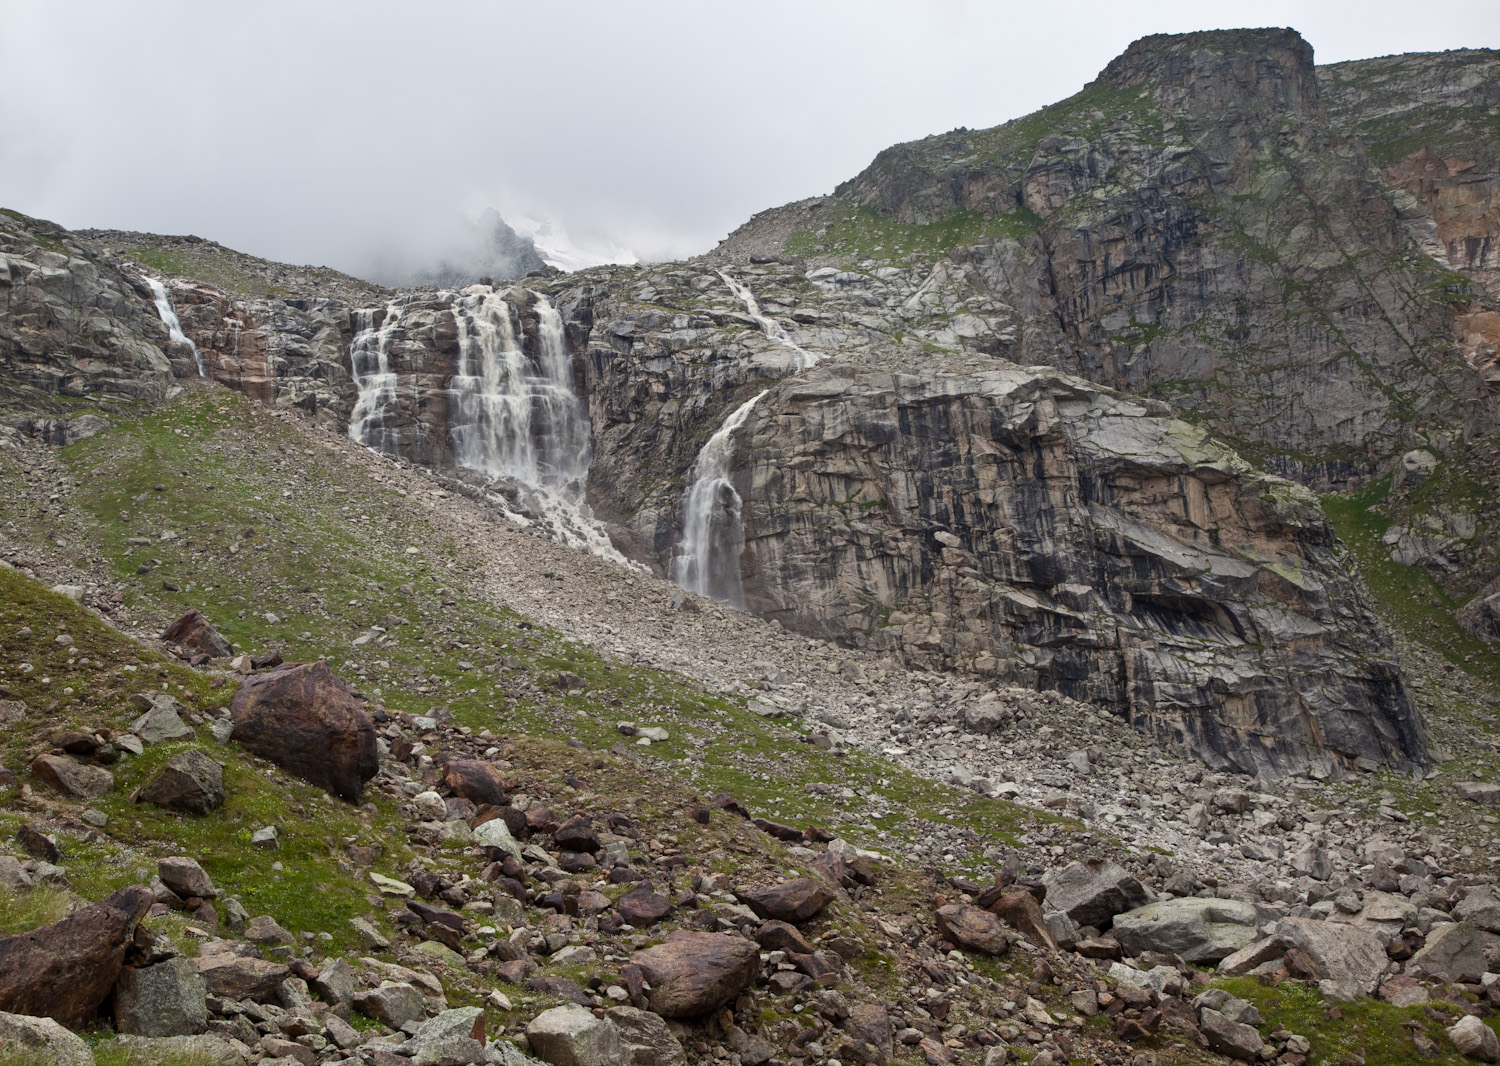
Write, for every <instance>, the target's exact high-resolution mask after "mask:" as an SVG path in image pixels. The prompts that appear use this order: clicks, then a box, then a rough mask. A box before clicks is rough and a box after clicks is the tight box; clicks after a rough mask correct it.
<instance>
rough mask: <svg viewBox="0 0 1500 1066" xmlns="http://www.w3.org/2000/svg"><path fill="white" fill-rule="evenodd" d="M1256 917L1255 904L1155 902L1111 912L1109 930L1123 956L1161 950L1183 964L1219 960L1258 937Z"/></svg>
mask: <svg viewBox="0 0 1500 1066" xmlns="http://www.w3.org/2000/svg"><path fill="white" fill-rule="evenodd" d="M1256 921H1257V917H1256V911H1255V908H1254V907H1253V906H1251V905H1250V904H1248V903H1241V902H1240V901H1238V900H1230V899H1194V898H1183V899H1171V900H1160V901H1158V902H1156V903H1149V904H1147V905H1146V906H1144V907H1140V908H1137V909H1136V910H1132V911H1126V912H1125V913H1123V914H1117V915H1115V918H1114V934H1115V939H1116V940H1118V941H1119V942H1120V947H1121V949H1122V950H1123V951H1124V952H1125V954H1127V955H1139V954H1141V953H1142V952H1143V951H1161V952H1166V953H1168V954H1171V955H1177V956H1179V957H1181V958H1182V960H1183V961H1184V962H1192V963H1203V962H1218V961H1219V960H1220V959H1222V958H1224V957H1225V956H1227V955H1232V954H1234V953H1235V952H1236V951H1240V950H1241V949H1243V948H1246V947H1248V946H1249V945H1250V944H1252V943H1253V942H1254V941H1255V940H1257V939H1258V937H1257V936H1256V928H1255V927H1256Z"/></svg>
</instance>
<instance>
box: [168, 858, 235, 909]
mask: <svg viewBox="0 0 1500 1066" xmlns="http://www.w3.org/2000/svg"><path fill="white" fill-rule="evenodd" d="M156 876H157V877H160V878H161V883H162V884H164V885H166V886H167V887H168V888H170V889H171V890H172V891H173V892H174V893H176V894H177V895H178V896H180V897H181V898H183V899H191V898H192V897H193V896H197V897H198V898H200V899H213V898H215V897H216V896H218V894H219V891H218V889H216V888H214V883H213V882H212V881H211V880H209V877H208V874H207V872H205V871H204V869H203V867H201V866H199V865H198V862H197V860H196V859H190V858H188V857H187V856H186V855H172V856H169V857H167V858H165V859H160V860H158V861H157V863H156Z"/></svg>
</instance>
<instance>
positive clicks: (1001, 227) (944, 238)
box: [786, 206, 1042, 263]
mask: <svg viewBox="0 0 1500 1066" xmlns="http://www.w3.org/2000/svg"><path fill="white" fill-rule="evenodd" d="M1041 225H1042V220H1041V218H1039V217H1038V216H1037V215H1036V214H1035V213H1033V212H1032V211H1030V210H1028V209H1027V208H1024V207H1018V208H1016V210H1014V211H1012V212H1010V213H1009V214H1003V215H984V214H980V213H979V212H978V211H969V210H959V211H956V212H954V213H953V214H952V215H950V216H949V217H948V218H945V219H943V220H941V221H939V222H928V223H926V224H923V225H912V224H909V223H905V222H900V221H898V220H896V219H894V218H888V217H887V216H885V215H881V214H879V213H877V212H876V211H875V210H874V209H872V208H869V207H863V206H861V207H858V208H853V209H850V210H849V211H848V212H847V213H846V214H845V215H844V216H843V217H842V218H839V219H837V220H835V221H833V222H830V223H829V224H828V227H827V230H826V231H825V233H824V235H823V236H822V237H819V236H818V235H817V234H816V233H814V232H812V231H811V230H802V231H799V232H797V233H794V234H792V235H791V236H790V237H788V238H787V242H786V250H787V252H788V253H790V254H792V255H805V256H813V255H834V256H838V257H841V258H843V259H845V260H847V261H849V262H851V263H853V262H863V261H865V260H871V259H873V260H875V261H877V262H896V261H898V260H904V259H907V258H909V257H911V256H917V257H922V258H929V259H931V258H937V257H939V256H942V255H946V254H947V253H949V252H951V251H953V249H955V248H960V247H963V246H965V245H970V244H980V243H982V242H985V241H989V240H995V239H999V238H1007V237H1008V238H1015V239H1020V238H1022V237H1026V236H1028V235H1030V234H1034V233H1036V232H1037V231H1038V230H1040V229H1041Z"/></svg>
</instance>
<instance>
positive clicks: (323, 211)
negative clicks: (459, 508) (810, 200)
mask: <svg viewBox="0 0 1500 1066" xmlns="http://www.w3.org/2000/svg"><path fill="white" fill-rule="evenodd" d="M1424 10H1425V11H1426V13H1423V12H1424ZM1243 25H1290V26H1294V27H1296V28H1297V29H1299V30H1300V31H1301V32H1302V34H1303V36H1305V37H1306V38H1307V39H1308V40H1309V41H1310V42H1311V43H1312V44H1313V46H1314V48H1315V49H1316V51H1317V57H1318V61H1319V62H1332V61H1337V60H1343V59H1359V58H1366V57H1369V56H1376V55H1387V54H1390V53H1394V52H1408V51H1429V50H1437V49H1444V48H1471V47H1491V48H1493V47H1497V46H1500V3H1497V2H1496V0H1450V2H1447V3H1444V4H1442V5H1441V6H1440V7H1434V8H1431V9H1414V8H1413V7H1412V5H1411V4H1410V3H1407V2H1402V3H1394V2H1390V0H1357V2H1353V0H1351V2H1342V0H1328V2H1323V3H1286V2H1277V0H1256V2H1221V3H1213V2H1210V0H1171V2H1163V3H1120V2H1118V0H1110V2H1095V0H1083V2H1080V0H1073V2H1070V3H1057V2H1028V3H1009V2H1007V3H979V2H964V0H922V2H906V0H848V2H845V0H816V2H812V0H809V2H803V3H790V2H781V0H753V2H749V3H745V2H739V3H731V2H724V0H691V2H682V3H675V2H647V0H612V2H567V0H548V2H532V3H525V4H522V3H507V2H503V0H490V2H487V3H441V2H438V0H415V2H414V0H405V2H402V3H385V2H380V0H358V2H354V0H340V2H333V0H328V2H322V3H318V2H312V0H301V2H298V3H277V2H271V0H254V2H249V0H246V2H229V0H220V2H208V0H187V2H181V3H173V2H151V0H132V2H130V3H128V4H126V3H118V2H109V3H102V2H100V3H90V2H70V3H62V2H51V0H0V27H3V29H0V71H3V72H4V90H3V92H0V206H5V207H11V208H15V209H19V210H21V211H25V212H26V213H28V214H32V215H37V216H41V217H44V218H50V219H52V220H54V221H56V222H60V223H62V224H64V225H66V226H70V227H86V226H98V227H107V228H119V229H140V230H149V231H154V232H160V233H196V234H198V235H200V236H204V237H211V238H213V239H215V240H218V241H220V242H222V243H224V244H227V245H230V246H232V247H235V248H239V249H241V250H243V251H248V252H253V253H255V254H257V255H263V256H267V257H269V258H274V259H281V260H288V261H291V262H297V263H304V262H306V263H327V264H330V265H333V266H336V267H340V268H342V269H345V270H350V271H353V272H356V273H359V272H362V271H368V270H369V269H371V264H372V263H374V262H376V261H378V260H379V259H381V258H382V257H385V258H387V259H389V258H390V257H391V256H404V257H417V258H420V257H422V256H424V255H429V254H431V253H432V252H434V251H436V249H437V246H438V245H440V244H442V243H443V242H444V241H445V240H446V239H447V235H448V234H450V233H451V232H452V227H453V224H454V222H455V220H458V219H460V218H464V217H467V218H469V219H473V218H475V217H477V216H478V214H479V212H480V210H481V209H482V208H483V207H485V206H486V205H494V206H495V207H497V208H499V209H500V210H501V211H502V212H504V213H505V214H506V215H507V216H518V215H526V216H529V217H531V218H535V219H543V218H548V219H551V220H553V221H554V223H556V224H558V225H561V226H564V227H566V229H567V230H568V231H569V232H570V233H571V235H572V237H573V239H574V241H575V242H576V243H578V244H581V245H584V246H586V247H595V248H600V249H604V248H608V247H620V248H628V249H631V250H633V251H635V252H636V253H638V254H639V255H641V256H642V257H643V258H653V259H655V258H668V257H676V256H683V255H689V254H693V253H696V252H701V251H705V250H707V249H708V248H710V247H712V246H713V244H714V243H715V242H716V241H718V240H719V239H721V238H722V237H723V236H724V235H725V234H726V233H728V232H729V231H730V230H731V229H733V228H734V227H735V226H737V225H739V224H740V223H741V222H743V221H744V220H745V219H746V218H748V217H749V216H750V215H751V214H753V213H754V212H756V211H759V210H761V209H763V208H766V207H771V206H775V205H777V204H781V203H785V202H787V201H789V200H795V199H800V198H802V197H806V196H812V195H817V194H820V193H825V192H829V191H831V190H832V188H833V186H834V185H836V184H837V183H838V182H839V181H842V180H844V179H845V178H848V177H851V176H853V175H854V174H855V173H857V172H858V171H859V170H860V169H861V168H863V167H864V166H865V164H866V163H868V162H869V160H870V159H871V157H873V156H874V154H875V153H876V152H877V151H879V150H880V149H881V148H883V147H885V146H887V145H889V144H893V143H895V142H898V141H903V140H911V139H913V138H916V137H921V136H925V135H927V134H930V133H937V132H942V131H944V130H948V129H952V128H954V127H956V126H969V127H976V128H977V127H985V126H992V125H995V124H998V123H1000V122H1003V121H1005V120H1007V119H1010V118H1014V117H1016V116H1018V115H1022V114H1025V113H1027V112H1029V111H1032V110H1035V109H1036V108H1037V107H1040V106H1041V105H1043V104H1046V103H1049V102H1051V101H1053V100H1057V99H1060V98H1062V97H1064V96H1067V95H1069V94H1071V93H1073V92H1075V91H1077V90H1078V89H1079V88H1080V87H1081V86H1082V85H1083V84H1084V83H1085V82H1087V81H1089V80H1090V79H1091V78H1093V77H1094V75H1095V74H1096V73H1097V72H1098V71H1099V70H1100V68H1102V67H1103V66H1104V64H1105V63H1107V62H1108V61H1109V60H1110V59H1111V58H1112V57H1113V56H1115V55H1117V54H1118V53H1119V52H1121V51H1122V50H1123V49H1124V48H1125V46H1126V45H1128V44H1129V43H1130V42H1131V41H1132V40H1133V39H1135V38H1137V37H1140V36H1143V35H1145V34H1148V33H1163V32H1182V31H1187V30H1197V29H1210V28H1216V27H1227V26H1243Z"/></svg>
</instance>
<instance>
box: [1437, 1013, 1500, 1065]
mask: <svg viewBox="0 0 1500 1066" xmlns="http://www.w3.org/2000/svg"><path fill="white" fill-rule="evenodd" d="M1448 1039H1450V1040H1452V1041H1453V1046H1454V1048H1455V1049H1457V1051H1458V1053H1459V1054H1460V1055H1462V1056H1464V1057H1465V1058H1470V1059H1477V1060H1478V1061H1480V1062H1500V1040H1497V1039H1496V1037H1495V1030H1493V1029H1491V1028H1490V1027H1489V1026H1488V1025H1485V1024H1484V1021H1483V1020H1482V1019H1480V1018H1478V1017H1475V1016H1474V1015H1472V1014H1466V1015H1464V1016H1463V1017H1462V1018H1460V1019H1459V1020H1458V1023H1457V1024H1456V1025H1454V1026H1453V1028H1451V1029H1449V1030H1448Z"/></svg>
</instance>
